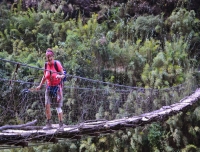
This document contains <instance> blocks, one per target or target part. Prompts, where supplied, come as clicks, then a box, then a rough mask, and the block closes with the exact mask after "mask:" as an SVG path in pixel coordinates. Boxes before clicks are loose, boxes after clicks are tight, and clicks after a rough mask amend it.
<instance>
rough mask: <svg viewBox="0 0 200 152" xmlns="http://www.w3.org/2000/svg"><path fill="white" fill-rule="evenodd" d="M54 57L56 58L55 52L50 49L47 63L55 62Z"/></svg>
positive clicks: (47, 52) (47, 51)
mask: <svg viewBox="0 0 200 152" xmlns="http://www.w3.org/2000/svg"><path fill="white" fill-rule="evenodd" d="M53 57H54V52H53V50H52V49H50V48H48V49H47V50H46V58H47V61H48V62H51V61H53Z"/></svg>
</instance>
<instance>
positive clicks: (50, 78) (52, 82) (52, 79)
mask: <svg viewBox="0 0 200 152" xmlns="http://www.w3.org/2000/svg"><path fill="white" fill-rule="evenodd" d="M56 64H57V67H58V72H61V71H62V70H63V67H62V65H61V64H60V62H57V61H56ZM49 70H51V72H50V71H49ZM44 75H45V78H46V81H47V85H48V86H57V85H59V84H60V81H61V79H59V78H56V76H57V75H58V73H57V71H56V69H55V67H54V61H53V63H51V64H50V63H49V62H48V63H47V66H46V70H45V71H44Z"/></svg>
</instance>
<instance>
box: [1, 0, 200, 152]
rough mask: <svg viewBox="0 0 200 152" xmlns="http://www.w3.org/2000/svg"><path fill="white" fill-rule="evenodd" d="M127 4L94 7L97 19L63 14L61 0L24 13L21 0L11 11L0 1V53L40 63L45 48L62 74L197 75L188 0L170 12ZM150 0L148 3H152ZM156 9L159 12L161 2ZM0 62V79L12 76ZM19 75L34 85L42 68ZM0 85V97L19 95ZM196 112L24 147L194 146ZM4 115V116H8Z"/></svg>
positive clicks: (137, 80) (123, 80)
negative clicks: (53, 55)
mask: <svg viewBox="0 0 200 152" xmlns="http://www.w3.org/2000/svg"><path fill="white" fill-rule="evenodd" d="M135 2H137V3H138V1H134V0H128V1H127V3H123V4H121V5H117V6H116V7H108V6H106V5H102V6H101V13H103V15H102V16H103V17H104V18H106V20H104V21H101V23H99V16H100V14H99V13H98V14H97V13H92V14H91V16H90V17H89V18H85V16H84V15H83V14H82V13H81V11H80V12H77V16H76V18H70V17H66V14H65V13H64V12H63V11H62V9H61V8H62V6H63V3H64V2H63V3H60V5H59V6H58V7H57V8H54V10H53V11H52V10H48V9H46V7H45V1H41V2H40V3H39V6H38V8H37V9H35V8H31V7H30V8H27V9H26V10H24V9H23V8H22V7H21V6H22V1H21V0H20V1H19V2H18V3H15V4H13V5H12V7H11V8H8V5H7V4H6V3H5V2H3V3H1V5H0V58H4V59H7V60H13V61H17V62H22V63H24V64H28V65H32V66H37V67H40V68H42V67H43V66H44V60H45V56H44V53H45V50H46V49H47V48H53V50H54V51H55V52H56V59H58V60H60V61H61V62H62V63H63V65H64V67H65V68H66V69H67V70H68V73H69V74H72V75H77V76H82V77H88V78H92V79H98V80H103V81H106V82H112V83H118V84H123V85H129V86H138V87H145V88H155V89H163V88H169V87H173V86H176V85H179V84H182V83H184V82H185V81H187V80H188V79H190V78H191V77H194V76H197V77H198V74H196V73H195V72H196V70H197V68H198V67H199V62H198V60H199V59H200V57H199V52H198V50H199V46H200V45H199V42H200V41H199V40H200V35H199V34H200V31H199V29H200V21H199V18H198V17H197V16H199V12H198V11H196V10H193V9H191V7H189V6H192V5H190V4H189V3H190V2H192V1H190V2H189V1H187V0H186V1H184V2H182V1H177V7H175V9H173V10H172V11H171V12H163V13H160V14H158V13H151V11H150V12H149V11H148V9H147V8H148V7H145V5H137V6H138V7H135V9H138V10H135V12H134V13H131V10H132V9H133V5H134V3H135ZM151 3H152V5H154V3H155V1H151ZM159 3H164V2H163V1H159ZM139 6H140V7H139ZM160 6H162V7H161V8H163V9H164V10H165V7H164V6H165V5H162V4H161V5H160ZM139 8H143V10H144V11H143V13H142V15H141V14H140V15H138V14H137V12H138V13H139V12H140V11H141V10H142V9H139ZM139 10H140V11H139ZM154 11H156V10H154ZM0 62H2V61H0ZM0 67H1V68H0V69H1V71H0V76H1V77H2V78H9V79H10V78H14V77H15V75H14V74H15V73H14V69H15V67H13V66H12V65H11V64H10V63H6V64H0ZM20 74H21V75H22V76H23V77H24V79H25V80H27V81H34V82H39V81H40V79H41V77H42V72H41V73H40V74H39V75H38V73H37V72H36V71H34V70H31V69H26V70H24V71H21V73H20ZM16 87H18V86H16ZM5 88H8V86H7V84H3V83H1V88H0V90H1V92H3V94H2V95H1V96H0V102H2V101H3V99H4V100H5V99H6V98H13V99H14V95H15V94H18V93H19V92H14V93H13V92H12V96H11V95H10V93H11V91H12V89H10V90H9V89H8V91H4V90H5ZM163 98H164V97H163ZM129 105H134V103H132V100H131V97H130V99H127V103H126V104H125V105H124V106H126V107H130V106H129ZM15 108H16V107H15V106H14V107H13V109H15ZM128 110H131V108H130V109H128ZM199 117H200V116H199V107H197V108H196V109H195V110H194V111H189V112H188V113H180V114H178V115H177V116H174V117H171V118H170V119H168V120H167V121H166V122H163V124H159V123H153V124H151V125H149V126H145V127H137V128H136V129H127V130H124V131H119V132H116V133H115V134H111V135H108V136H102V137H94V138H93V137H88V138H86V139H83V140H80V141H76V142H73V141H67V142H66V141H64V142H63V143H62V144H56V145H48V146H39V147H37V148H36V147H32V148H29V151H45V149H48V148H51V151H66V150H69V151H148V150H149V149H150V150H151V151H167V152H172V151H183V152H186V151H195V150H199V148H198V147H199V144H200V143H199V140H198V135H199V132H200V129H199V127H198V126H199V125H198V123H199V120H200V118H199ZM16 118H17V116H16ZM190 118H192V119H190ZM6 119H8V120H9V115H8V118H6ZM19 121H20V120H19ZM26 150H27V149H22V150H21V151H26ZM11 151H15V150H11Z"/></svg>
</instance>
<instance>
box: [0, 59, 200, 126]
mask: <svg viewBox="0 0 200 152" xmlns="http://www.w3.org/2000/svg"><path fill="white" fill-rule="evenodd" d="M43 70H44V69H43V68H37V67H34V66H30V65H26V64H22V63H19V62H13V61H8V60H5V59H0V75H1V78H0V86H1V87H0V92H1V93H0V125H1V126H2V125H5V122H6V124H23V123H26V122H28V121H32V120H35V119H37V120H38V125H44V124H45V120H46V117H45V109H44V92H45V85H44V86H43V88H42V90H40V91H33V90H34V89H33V88H35V87H36V86H38V85H39V82H40V80H41V78H42V76H43ZM30 73H31V74H32V76H30ZM26 75H28V76H26ZM196 87H197V85H195V81H194V80H190V81H186V82H185V83H183V84H180V85H178V86H175V87H171V88H166V89H159V90H158V89H145V88H140V87H131V86H125V85H119V84H112V83H108V82H103V81H99V80H93V79H88V78H83V77H79V76H74V75H69V74H67V81H66V82H65V83H64V90H63V92H64V101H63V107H62V109H63V114H64V123H65V124H77V123H81V122H87V121H91V120H114V119H119V118H124V117H131V116H137V115H140V114H143V113H146V112H151V111H154V110H157V109H159V108H161V107H162V106H168V105H171V104H173V103H176V102H178V101H179V100H180V99H182V98H184V97H185V96H188V95H189V94H191V93H192V92H193V91H194V90H195V89H196ZM31 89H33V90H32V91H31ZM51 108H52V119H53V122H54V123H57V122H58V119H57V112H56V109H55V108H54V107H51Z"/></svg>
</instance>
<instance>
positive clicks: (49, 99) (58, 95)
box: [45, 85, 63, 108]
mask: <svg viewBox="0 0 200 152" xmlns="http://www.w3.org/2000/svg"><path fill="white" fill-rule="evenodd" d="M52 91H54V92H53V93H52ZM55 91H56V92H55ZM47 104H51V105H52V106H53V107H56V108H60V107H62V106H63V92H62V88H61V85H58V88H53V90H52V89H51V87H47V88H46V91H45V105H47Z"/></svg>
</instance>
